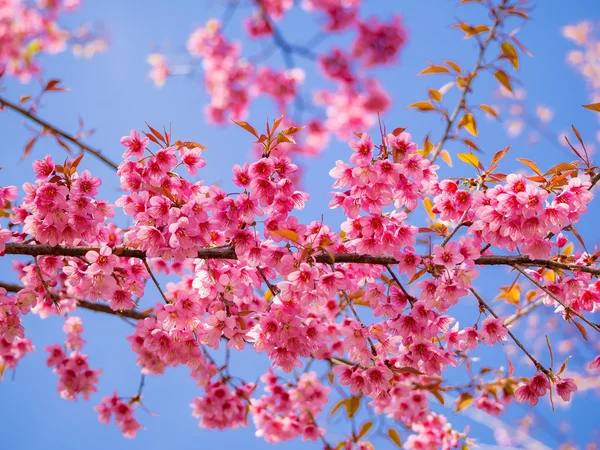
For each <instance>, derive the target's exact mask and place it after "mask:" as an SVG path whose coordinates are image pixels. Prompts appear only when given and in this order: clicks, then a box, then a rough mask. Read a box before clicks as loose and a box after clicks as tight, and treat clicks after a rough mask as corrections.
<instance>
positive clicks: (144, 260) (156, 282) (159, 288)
mask: <svg viewBox="0 0 600 450" xmlns="http://www.w3.org/2000/svg"><path fill="white" fill-rule="evenodd" d="M142 261H143V263H144V266H146V270H147V271H148V273H149V274H150V277H152V281H154V284H155V285H156V288H157V289H158V292H160V295H161V296H162V298H163V300H164V301H165V303H166V304H169V303H171V302H170V301H169V300H168V299H167V296H166V295H165V293H164V292H163V290H162V289H161V287H160V284H159V283H158V280H157V279H156V277H155V276H154V274H153V273H152V269H151V268H150V266H149V265H148V261H147V260H146V259H142Z"/></svg>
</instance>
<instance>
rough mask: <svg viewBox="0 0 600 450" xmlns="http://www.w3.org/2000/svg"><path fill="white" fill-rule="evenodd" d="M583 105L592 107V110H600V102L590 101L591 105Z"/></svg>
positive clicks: (588, 107)
mask: <svg viewBox="0 0 600 450" xmlns="http://www.w3.org/2000/svg"><path fill="white" fill-rule="evenodd" d="M583 107H584V108H587V109H591V110H592V111H596V112H600V103H590V104H589V105H583Z"/></svg>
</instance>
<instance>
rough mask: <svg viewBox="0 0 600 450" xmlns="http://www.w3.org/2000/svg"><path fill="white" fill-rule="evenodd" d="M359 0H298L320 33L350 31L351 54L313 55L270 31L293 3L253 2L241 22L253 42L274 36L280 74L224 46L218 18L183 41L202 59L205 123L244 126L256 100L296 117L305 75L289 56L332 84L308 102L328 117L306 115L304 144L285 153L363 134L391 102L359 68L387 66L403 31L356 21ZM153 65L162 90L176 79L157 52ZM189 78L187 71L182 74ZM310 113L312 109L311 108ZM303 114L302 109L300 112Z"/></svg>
mask: <svg viewBox="0 0 600 450" xmlns="http://www.w3.org/2000/svg"><path fill="white" fill-rule="evenodd" d="M360 3H361V0H326V1H313V0H304V1H303V2H302V7H303V8H304V9H305V10H307V11H308V12H311V13H318V12H320V13H324V14H325V15H326V17H327V21H326V22H325V23H324V29H325V32H327V33H335V32H339V31H342V30H345V29H348V28H352V29H355V31H356V37H355V40H354V43H353V45H352V49H351V51H350V52H345V51H343V50H341V49H339V48H333V49H332V50H331V51H330V52H329V53H328V54H323V55H320V54H315V53H314V52H313V50H312V48H309V47H306V48H305V47H303V46H298V45H295V44H291V43H288V42H287V41H286V40H285V37H284V36H283V35H282V34H281V32H279V31H277V32H276V33H275V30H274V27H275V26H276V23H277V22H278V21H279V20H281V19H282V18H283V17H284V15H285V14H286V13H287V12H288V11H289V10H290V9H291V8H292V7H293V5H294V2H293V1H291V0H257V1H256V2H255V4H256V9H255V12H254V14H253V15H252V17H250V18H247V19H246V20H245V27H246V30H247V31H248V33H249V34H250V36H251V37H255V38H256V37H264V36H272V35H273V34H275V35H274V36H272V38H273V39H275V43H276V44H277V45H278V46H280V47H281V48H280V50H281V51H282V52H285V53H286V70H283V71H282V70H276V69H274V68H272V67H270V66H258V67H257V66H256V65H255V64H254V63H252V62H250V61H248V60H246V59H245V58H244V57H243V56H242V52H241V46H240V44H239V43H232V42H230V41H229V40H228V39H227V38H226V37H225V35H224V31H223V26H222V24H221V22H220V21H219V20H210V21H209V22H208V23H207V24H206V25H205V26H203V27H200V28H198V29H196V30H195V31H194V32H193V33H192V35H191V36H190V37H189V39H188V43H187V48H188V51H189V53H190V55H191V56H192V57H193V58H197V59H201V63H202V69H203V71H204V75H205V86H206V90H207V91H208V93H209V95H210V104H209V105H208V107H207V110H206V112H207V116H208V119H209V121H210V122H212V123H217V124H224V123H226V122H227V121H228V119H229V118H232V119H234V120H238V121H239V120H242V119H243V118H244V116H245V115H246V113H247V111H248V108H249V106H250V101H251V100H252V99H253V98H256V97H258V96H264V95H267V96H269V97H272V98H273V99H274V100H275V102H276V104H277V108H278V111H282V110H286V109H290V107H291V105H292V104H294V107H293V110H294V112H295V114H297V115H299V114H303V112H305V111H304V110H305V103H306V100H305V99H304V98H303V97H302V94H301V92H300V85H301V84H302V83H303V81H304V71H302V70H301V69H300V68H299V67H298V66H296V61H295V58H294V56H295V54H298V55H297V56H306V57H310V58H312V57H313V56H314V57H315V59H316V60H317V63H318V66H319V67H320V69H321V71H322V72H323V74H324V75H325V77H327V78H329V79H331V80H333V81H334V82H335V87H334V88H333V89H327V90H320V91H317V92H315V94H314V95H313V98H312V100H311V102H312V103H313V104H315V105H320V106H323V108H324V110H325V115H326V118H325V120H323V119H322V118H321V117H317V116H315V117H312V118H310V119H309V120H305V121H304V122H305V123H307V124H308V130H309V134H308V135H306V138H305V142H301V143H300V145H296V146H283V147H285V148H286V149H287V150H288V151H289V152H290V153H291V152H295V153H304V154H308V155H314V154H317V153H319V152H320V151H322V150H323V149H324V148H325V146H326V144H327V141H328V136H329V135H330V134H334V135H335V136H337V137H338V138H340V139H347V138H349V137H350V136H351V132H352V130H366V129H368V128H370V127H372V126H373V125H374V124H375V123H376V121H377V115H378V114H379V113H383V112H384V111H385V110H386V109H387V108H388V107H389V104H390V98H389V96H388V95H387V93H386V92H385V91H384V89H383V88H382V86H381V85H380V84H379V83H378V82H377V81H376V80H375V79H373V78H369V77H368V76H365V75H363V74H362V73H360V74H359V73H358V71H359V70H360V69H365V68H370V67H372V66H376V65H387V64H392V63H393V62H395V60H396V59H397V56H398V54H399V53H400V51H401V49H402V48H403V47H404V45H405V43H406V39H407V38H406V36H407V32H406V30H405V28H404V27H403V25H402V24H401V21H400V18H399V17H397V16H394V17H392V18H390V19H389V20H388V21H385V22H384V21H380V20H378V19H375V18H372V19H370V20H360V19H359V16H358V9H359V6H360ZM148 62H149V64H150V65H151V66H152V70H151V73H150V78H152V79H153V80H154V81H155V83H156V84H157V85H158V86H162V85H163V84H164V82H165V80H166V78H167V77H168V76H170V75H172V74H176V73H179V72H178V70H177V69H174V68H171V67H169V64H168V63H167V59H166V57H165V56H164V55H162V54H159V53H155V54H152V55H150V57H149V58H148ZM183 72H185V73H188V72H189V69H186V70H183V71H182V72H181V73H183ZM313 109H314V108H313ZM306 111H308V109H306Z"/></svg>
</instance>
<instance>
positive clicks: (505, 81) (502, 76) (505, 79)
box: [494, 70, 513, 92]
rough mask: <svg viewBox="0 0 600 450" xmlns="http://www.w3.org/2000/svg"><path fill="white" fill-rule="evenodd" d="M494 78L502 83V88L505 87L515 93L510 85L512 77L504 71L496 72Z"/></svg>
mask: <svg viewBox="0 0 600 450" xmlns="http://www.w3.org/2000/svg"><path fill="white" fill-rule="evenodd" d="M494 77H495V78H496V80H498V81H499V82H500V84H501V85H502V86H504V87H505V88H506V89H508V90H509V91H510V92H513V88H512V86H511V85H510V77H509V76H508V74H507V73H506V72H505V71H504V70H496V72H494Z"/></svg>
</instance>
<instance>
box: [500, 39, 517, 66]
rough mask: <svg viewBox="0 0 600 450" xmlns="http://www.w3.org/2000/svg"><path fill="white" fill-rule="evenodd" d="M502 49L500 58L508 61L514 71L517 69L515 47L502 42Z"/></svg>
mask: <svg viewBox="0 0 600 450" xmlns="http://www.w3.org/2000/svg"><path fill="white" fill-rule="evenodd" d="M500 48H501V49H502V55H501V56H500V58H504V59H508V60H509V61H510V63H511V64H512V66H513V67H514V68H515V69H518V68H519V55H518V54H517V51H516V50H515V47H514V46H513V45H512V44H511V43H510V42H503V43H502V44H500Z"/></svg>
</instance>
